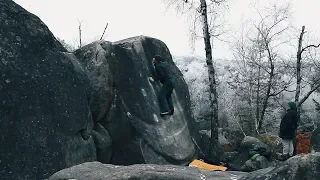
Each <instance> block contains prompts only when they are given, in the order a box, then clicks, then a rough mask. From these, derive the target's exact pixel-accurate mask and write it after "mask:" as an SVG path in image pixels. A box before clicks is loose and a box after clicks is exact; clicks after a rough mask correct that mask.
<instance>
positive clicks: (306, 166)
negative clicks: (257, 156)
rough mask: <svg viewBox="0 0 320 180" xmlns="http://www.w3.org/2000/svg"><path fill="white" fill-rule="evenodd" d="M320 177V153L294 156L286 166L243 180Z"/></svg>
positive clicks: (254, 173)
mask: <svg viewBox="0 0 320 180" xmlns="http://www.w3.org/2000/svg"><path fill="white" fill-rule="evenodd" d="M319 177H320V153H314V154H304V155H298V156H294V157H292V158H290V159H288V160H287V161H286V162H285V163H284V164H281V165H279V166H276V167H270V168H267V169H261V170H259V171H256V172H252V173H250V174H249V175H248V176H245V177H242V180H256V179H259V180H283V179H286V180H301V179H304V180H318V179H319Z"/></svg>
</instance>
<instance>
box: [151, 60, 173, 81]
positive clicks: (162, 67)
mask: <svg viewBox="0 0 320 180" xmlns="http://www.w3.org/2000/svg"><path fill="white" fill-rule="evenodd" d="M154 67H155V70H156V73H157V75H156V76H155V77H154V80H155V81H160V82H161V83H162V84H164V83H165V82H168V81H169V80H173V73H172V72H171V70H170V67H169V64H168V63H166V62H157V63H155V64H154Z"/></svg>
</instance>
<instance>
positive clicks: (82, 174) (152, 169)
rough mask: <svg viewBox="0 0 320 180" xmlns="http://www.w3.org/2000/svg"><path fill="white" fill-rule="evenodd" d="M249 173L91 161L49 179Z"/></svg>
mask: <svg viewBox="0 0 320 180" xmlns="http://www.w3.org/2000/svg"><path fill="white" fill-rule="evenodd" d="M245 175H247V174H246V173H243V172H218V171H205V170H201V169H198V168H194V167H183V166H173V165H161V166H160V165H151V164H140V165H131V166H115V165H110V164H101V163H99V162H90V163H84V164H80V165H77V166H74V167H71V168H68V169H64V170H61V171H59V172H57V173H55V174H54V175H52V176H51V177H50V178H49V180H66V179H70V180H71V179H76V180H106V179H108V180H131V179H139V180H153V179H157V180H158V179H159V180H169V179H170V180H204V179H206V180H215V179H219V180H230V179H234V180H236V179H239V178H241V177H243V176H245Z"/></svg>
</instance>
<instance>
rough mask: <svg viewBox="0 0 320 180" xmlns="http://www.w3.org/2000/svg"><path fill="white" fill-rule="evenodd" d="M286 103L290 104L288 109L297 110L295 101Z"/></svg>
mask: <svg viewBox="0 0 320 180" xmlns="http://www.w3.org/2000/svg"><path fill="white" fill-rule="evenodd" d="M288 105H289V106H290V110H294V111H296V110H297V106H296V103H295V102H288Z"/></svg>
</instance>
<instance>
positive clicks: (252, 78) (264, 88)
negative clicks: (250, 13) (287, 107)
mask: <svg viewBox="0 0 320 180" xmlns="http://www.w3.org/2000/svg"><path fill="white" fill-rule="evenodd" d="M272 7H273V8H271V9H270V8H269V9H267V10H266V11H262V10H258V9H257V14H258V17H260V19H259V21H258V22H252V24H253V28H251V26H250V25H248V24H246V28H247V29H248V30H247V31H246V32H245V33H246V34H244V33H243V32H242V35H241V38H240V40H238V41H237V43H236V44H237V45H236V48H235V59H236V62H237V63H238V64H237V66H236V67H235V68H234V71H232V72H231V74H233V76H232V77H233V78H232V79H231V82H230V83H231V84H234V85H235V86H234V87H236V89H238V90H239V92H240V93H241V94H239V93H238V94H237V93H236V94H237V95H240V96H243V99H244V101H247V104H248V105H249V107H250V111H249V112H248V114H250V115H251V117H252V119H253V118H254V119H255V127H256V132H257V133H259V132H260V131H261V129H262V125H263V122H264V118H265V114H266V112H267V109H268V108H269V107H272V106H276V105H278V103H276V102H277V101H275V100H273V99H274V98H273V97H277V96H278V95H280V94H281V93H282V92H284V91H287V90H288V88H289V87H290V86H291V85H292V79H293V76H291V77H290V78H289V79H286V78H284V77H283V76H284V75H285V74H290V73H289V72H290V68H288V64H287V63H285V62H283V58H282V57H281V54H280V53H279V49H280V48H281V47H280V46H281V45H284V44H286V43H287V42H288V40H290V38H289V39H288V37H285V36H284V35H285V34H286V33H287V32H288V31H289V29H290V25H289V24H288V23H287V19H288V18H289V5H286V6H283V7H278V6H276V5H273V6H272ZM243 29H244V27H243ZM288 71H289V72H288ZM291 74H292V73H291ZM236 92H237V91H236ZM271 100H272V101H271ZM271 103H273V105H272V104H271Z"/></svg>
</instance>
